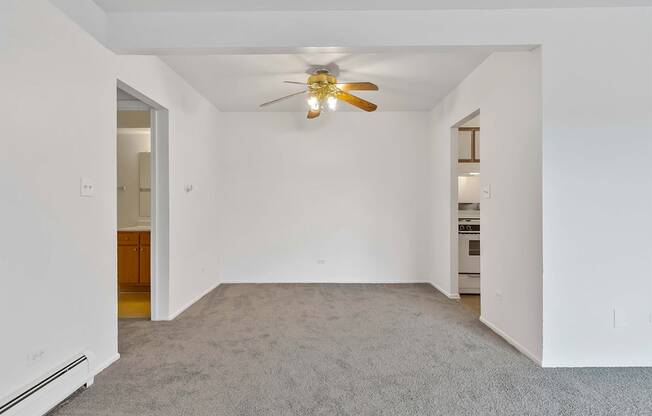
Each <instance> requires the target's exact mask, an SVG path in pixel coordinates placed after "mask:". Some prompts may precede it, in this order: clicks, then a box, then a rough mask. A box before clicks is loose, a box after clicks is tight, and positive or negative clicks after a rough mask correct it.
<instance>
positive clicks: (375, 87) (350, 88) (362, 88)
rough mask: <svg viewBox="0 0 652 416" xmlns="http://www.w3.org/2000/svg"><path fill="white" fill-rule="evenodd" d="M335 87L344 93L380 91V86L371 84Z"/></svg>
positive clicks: (362, 83)
mask: <svg viewBox="0 0 652 416" xmlns="http://www.w3.org/2000/svg"><path fill="white" fill-rule="evenodd" d="M335 85H337V88H339V89H341V90H342V91H356V90H357V91H378V85H376V84H372V83H371V82H345V83H342V84H335Z"/></svg>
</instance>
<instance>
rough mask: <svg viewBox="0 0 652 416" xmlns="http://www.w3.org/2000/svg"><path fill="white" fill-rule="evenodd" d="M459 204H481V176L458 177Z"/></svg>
mask: <svg viewBox="0 0 652 416" xmlns="http://www.w3.org/2000/svg"><path fill="white" fill-rule="evenodd" d="M457 202H465V203H471V202H474V203H479V202H480V177H479V176H458V177H457Z"/></svg>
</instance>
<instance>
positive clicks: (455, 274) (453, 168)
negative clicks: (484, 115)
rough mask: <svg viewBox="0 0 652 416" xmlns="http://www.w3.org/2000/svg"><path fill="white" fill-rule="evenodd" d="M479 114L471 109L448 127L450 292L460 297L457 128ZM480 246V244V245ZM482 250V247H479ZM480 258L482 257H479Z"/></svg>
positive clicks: (478, 110) (478, 111)
mask: <svg viewBox="0 0 652 416" xmlns="http://www.w3.org/2000/svg"><path fill="white" fill-rule="evenodd" d="M479 115H480V109H477V110H475V111H473V112H472V113H471V114H469V115H468V116H466V117H464V118H463V119H462V120H460V121H458V122H457V123H455V124H453V126H452V127H451V129H450V138H451V146H450V149H451V159H450V160H451V165H450V179H451V180H450V194H451V199H450V203H451V204H450V214H451V215H450V223H451V228H450V233H451V234H450V244H451V249H450V253H451V258H450V261H451V264H450V272H451V275H450V279H451V280H450V293H451V294H452V295H453V296H454V297H456V298H459V297H460V287H459V283H460V282H459V268H460V265H459V261H460V253H459V246H460V239H459V227H458V222H459V221H458V220H459V214H458V205H457V204H458V198H459V195H458V190H457V187H458V180H457V176H458V172H457V163H458V162H457V160H458V151H459V143H458V141H459V139H458V134H457V133H458V128H459V127H461V126H462V125H464V124H465V123H466V122H467V121H469V120H472V119H474V118H475V117H477V116H479ZM480 229H481V230H482V214H480ZM480 247H482V244H481V245H480ZM481 250H482V249H481ZM481 258H482V257H481ZM480 276H482V262H480ZM480 296H482V278H480Z"/></svg>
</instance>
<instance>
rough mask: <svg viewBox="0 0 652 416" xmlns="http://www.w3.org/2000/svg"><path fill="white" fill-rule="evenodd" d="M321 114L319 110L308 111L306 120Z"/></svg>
mask: <svg viewBox="0 0 652 416" xmlns="http://www.w3.org/2000/svg"><path fill="white" fill-rule="evenodd" d="M320 114H321V110H309V111H308V118H309V119H313V118H317V117H319V115H320Z"/></svg>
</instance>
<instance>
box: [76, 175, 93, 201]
mask: <svg viewBox="0 0 652 416" xmlns="http://www.w3.org/2000/svg"><path fill="white" fill-rule="evenodd" d="M79 196H84V197H93V196H95V183H93V180H91V179H88V178H81V180H80V181H79Z"/></svg>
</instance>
